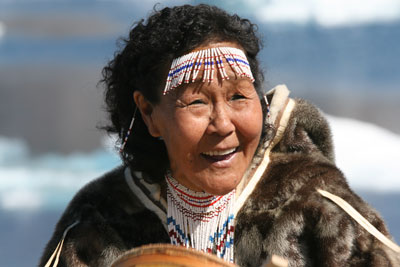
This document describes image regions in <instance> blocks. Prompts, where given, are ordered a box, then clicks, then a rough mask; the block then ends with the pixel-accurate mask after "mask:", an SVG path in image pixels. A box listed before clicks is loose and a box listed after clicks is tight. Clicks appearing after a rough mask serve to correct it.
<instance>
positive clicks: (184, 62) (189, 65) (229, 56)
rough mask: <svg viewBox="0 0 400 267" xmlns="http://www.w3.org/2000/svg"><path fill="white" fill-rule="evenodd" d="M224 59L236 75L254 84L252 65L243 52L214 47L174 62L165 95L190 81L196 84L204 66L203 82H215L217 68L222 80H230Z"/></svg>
mask: <svg viewBox="0 0 400 267" xmlns="http://www.w3.org/2000/svg"><path fill="white" fill-rule="evenodd" d="M224 58H225V60H226V62H227V63H228V64H229V66H230V67H231V68H232V70H233V71H234V72H235V74H236V75H238V76H243V77H248V78H249V79H250V80H251V82H254V77H253V74H252V73H251V69H250V64H249V62H248V61H247V58H246V55H245V54H244V53H243V51H242V50H240V49H238V48H234V47H213V48H208V49H204V50H199V51H195V52H191V53H189V54H186V55H183V56H181V57H178V58H175V59H174V60H173V61H172V64H171V68H170V70H169V73H168V77H167V82H166V84H165V88H164V92H163V94H164V95H165V94H167V93H168V92H169V91H171V90H173V89H175V88H176V87H178V86H180V85H181V84H182V83H189V82H190V80H191V81H192V82H194V81H195V80H196V78H197V76H198V74H199V72H200V69H201V67H202V65H204V68H203V79H202V82H212V81H213V79H214V71H215V70H214V69H215V66H216V67H217V69H218V71H219V74H220V75H221V79H222V80H228V79H229V77H228V75H227V74H226V70H225V66H224V62H223V59H224Z"/></svg>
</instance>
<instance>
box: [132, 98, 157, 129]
mask: <svg viewBox="0 0 400 267" xmlns="http://www.w3.org/2000/svg"><path fill="white" fill-rule="evenodd" d="M133 99H134V101H135V103H136V106H137V108H138V109H139V111H140V114H141V115H142V118H143V121H144V123H145V124H146V126H147V129H148V130H149V133H150V134H151V136H153V137H159V136H160V131H159V130H158V128H157V125H156V124H155V121H154V120H153V117H152V115H153V111H154V105H153V104H152V103H150V102H149V101H148V100H147V99H146V98H145V97H144V95H143V94H142V93H141V92H139V91H135V92H133Z"/></svg>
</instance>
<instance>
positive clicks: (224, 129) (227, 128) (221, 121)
mask: <svg viewBox="0 0 400 267" xmlns="http://www.w3.org/2000/svg"><path fill="white" fill-rule="evenodd" d="M234 130H235V125H234V124H233V121H232V114H231V111H230V109H229V107H227V105H226V103H219V104H216V105H214V108H213V110H212V112H211V114H210V122H209V124H208V127H207V130H206V132H207V134H218V135H220V136H228V135H229V134H231V133H232V132H233V131H234Z"/></svg>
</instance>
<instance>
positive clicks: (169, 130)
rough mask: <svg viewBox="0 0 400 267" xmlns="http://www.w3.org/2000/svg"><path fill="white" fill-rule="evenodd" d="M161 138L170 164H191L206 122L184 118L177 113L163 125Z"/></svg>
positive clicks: (183, 115)
mask: <svg viewBox="0 0 400 267" xmlns="http://www.w3.org/2000/svg"><path fill="white" fill-rule="evenodd" d="M164 125H165V126H164V130H163V138H164V142H165V144H166V146H167V150H168V154H169V157H170V160H171V162H172V161H174V162H176V163H179V162H180V163H183V162H186V163H187V162H188V161H189V162H191V161H193V157H194V154H195V153H198V151H197V150H198V144H199V142H200V140H201V138H202V135H203V133H204V131H205V125H206V121H205V120H204V119H203V120H202V119H194V118H193V117H188V116H185V114H180V113H179V112H178V113H177V114H175V117H174V118H173V119H172V120H171V121H170V122H169V123H165V124H164Z"/></svg>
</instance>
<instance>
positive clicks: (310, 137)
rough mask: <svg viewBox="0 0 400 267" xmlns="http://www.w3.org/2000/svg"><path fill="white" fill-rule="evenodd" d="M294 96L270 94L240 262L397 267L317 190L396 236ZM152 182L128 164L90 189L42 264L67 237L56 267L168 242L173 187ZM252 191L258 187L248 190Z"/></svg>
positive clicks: (74, 204) (238, 249) (103, 260)
mask: <svg viewBox="0 0 400 267" xmlns="http://www.w3.org/2000/svg"><path fill="white" fill-rule="evenodd" d="M288 95H289V91H288V90H287V89H286V87H284V86H280V87H277V88H276V89H274V90H272V91H270V92H269V93H268V94H267V100H268V101H269V103H270V107H269V110H270V116H266V125H269V126H270V128H268V129H266V134H265V136H264V139H262V141H261V142H260V145H259V148H258V150H257V152H256V155H255V156H254V159H253V162H252V164H251V166H250V168H249V170H248V172H247V173H246V174H245V177H244V178H243V185H242V187H243V189H242V190H243V191H242V194H241V195H240V197H242V195H243V196H245V197H243V203H242V204H241V206H240V208H238V211H237V216H236V226H235V240H234V246H235V261H236V263H237V264H238V265H240V266H261V265H262V263H263V262H265V261H266V260H268V259H269V258H270V257H271V255H273V254H276V255H279V256H282V257H284V258H286V259H287V260H288V261H289V266H399V265H396V260H397V259H396V258H398V254H395V253H394V252H393V251H391V250H390V249H388V248H387V247H386V246H384V245H383V244H382V243H381V242H380V241H378V240H377V239H376V238H375V237H374V236H372V235H370V234H369V233H368V232H367V231H366V230H364V228H362V227H361V226H359V224H358V223H356V222H355V221H354V220H353V219H352V218H351V217H350V216H349V215H348V214H347V213H346V212H344V211H343V210H342V209H341V208H340V207H339V206H338V205H337V204H335V203H333V202H332V201H331V200H329V199H326V198H324V197H323V196H321V195H320V194H319V193H318V191H317V189H323V190H326V191H329V192H331V193H333V194H335V195H337V196H339V197H341V198H342V199H344V200H345V201H347V202H348V203H350V204H351V205H352V206H353V207H354V208H355V209H356V210H358V212H359V213H361V214H362V215H363V216H364V217H365V218H366V219H367V220H368V221H369V222H370V223H371V224H372V225H374V226H375V227H376V228H377V229H378V230H379V231H380V232H381V233H383V234H384V235H385V236H387V237H388V238H390V235H389V233H388V231H387V228H386V226H385V224H384V222H383V220H382V219H381V218H380V216H379V215H378V214H377V212H376V211H375V210H373V209H372V208H371V207H370V206H368V205H367V204H366V203H365V202H364V201H363V200H362V199H361V198H360V197H358V196H357V195H356V194H355V193H354V192H353V191H352V190H351V189H350V188H349V186H348V184H347V182H346V179H345V178H344V176H343V174H342V172H341V171H340V170H339V169H338V168H337V167H336V166H335V162H334V152H333V144H332V138H331V132H330V130H329V125H328V123H327V121H326V120H325V118H324V116H323V115H322V113H321V112H320V111H319V110H318V109H317V108H315V107H314V106H312V105H311V104H309V103H307V102H306V101H304V100H300V99H296V100H292V99H289V98H288ZM265 159H267V160H265ZM256 176H257V177H258V178H257V179H258V180H257V182H254V177H256ZM151 180H152V179H151V177H148V175H146V173H141V172H131V171H130V168H129V167H125V166H121V167H119V168H117V169H115V170H113V171H111V172H110V173H108V174H105V175H104V176H103V177H101V178H99V179H97V180H94V181H93V182H91V183H89V184H88V185H86V186H85V187H84V188H83V189H81V190H80V192H78V193H77V195H76V196H75V197H74V198H73V200H72V201H71V203H70V204H69V206H68V207H67V209H66V210H65V212H64V214H63V215H62V217H61V219H60V221H59V222H58V224H57V226H56V228H55V231H54V234H53V237H52V238H51V240H50V241H49V243H48V244H47V246H46V249H45V251H44V253H43V255H42V259H41V262H40V266H44V265H45V263H46V262H47V261H48V259H49V258H50V256H51V254H52V252H53V251H55V249H56V247H57V244H58V243H59V242H60V240H64V246H63V248H62V250H61V252H60V258H59V259H60V262H59V265H58V266H109V265H110V264H111V262H113V261H114V260H115V259H116V258H117V257H118V256H119V255H121V254H122V253H123V252H124V251H127V250H129V249H131V248H134V247H138V246H141V245H146V244H151V243H169V242H170V240H169V236H168V233H167V231H166V228H165V227H166V223H165V221H166V219H165V218H166V217H165V216H166V202H165V185H164V184H151V183H150V182H151ZM246 184H247V185H246ZM251 184H254V185H256V186H254V188H251V190H249V188H250V187H249V185H251ZM74 223H76V224H74ZM71 225H73V227H72V228H69V227H70V226H71ZM66 229H67V230H66ZM67 232H68V233H67ZM63 236H64V237H65V239H63Z"/></svg>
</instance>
